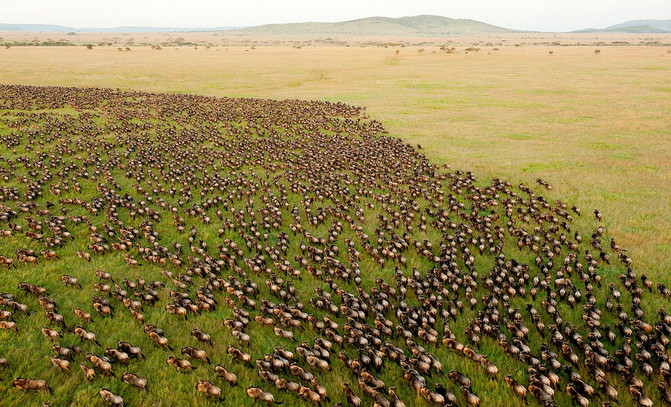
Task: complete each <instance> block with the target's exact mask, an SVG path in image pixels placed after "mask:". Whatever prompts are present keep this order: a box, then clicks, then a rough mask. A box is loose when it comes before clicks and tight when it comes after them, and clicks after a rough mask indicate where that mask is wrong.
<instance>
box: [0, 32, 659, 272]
mask: <svg viewBox="0 0 671 407" xmlns="http://www.w3.org/2000/svg"><path fill="white" fill-rule="evenodd" d="M152 35H153V34H152ZM110 36H113V35H110ZM173 36H177V35H173ZM546 37H547V36H546ZM546 37H542V38H541V37H540V36H538V37H534V38H530V37H529V38H524V37H522V36H517V37H514V36H513V37H510V38H507V39H505V42H504V44H508V45H512V44H514V43H516V41H518V42H519V41H527V42H545V41H548V40H552V38H550V37H548V38H546ZM569 37H570V36H569ZM621 37H622V36H621V35H620V36H619V37H617V39H615V37H613V36H611V37H604V38H609V40H623V38H621ZM215 38H216V37H215ZM581 38H584V39H585V40H584V41H583V43H584V42H587V41H586V40H587V37H570V41H574V42H576V41H577V42H580V41H581ZM54 39H57V38H54ZM642 39H644V38H643V36H641V35H637V36H631V39H630V42H632V43H638V42H639V41H640V40H642ZM452 40H453V41H454V43H455V44H457V43H459V41H456V40H455V39H452ZM499 40H501V39H500V38H499ZM563 40H564V39H563ZM589 40H590V41H594V40H595V38H594V36H593V35H591V36H590V37H589ZM219 41H221V39H220V40H219ZM469 41H471V39H467V40H462V41H461V43H467V42H469ZM486 41H492V39H491V38H489V39H486ZM437 44H438V43H436V44H435V45H428V46H426V45H425V46H423V48H424V49H425V51H424V52H421V53H419V52H418V48H417V47H405V48H398V49H399V50H400V52H399V53H398V54H396V53H395V50H396V49H397V48H361V47H306V48H303V49H295V48H292V47H288V46H287V47H256V49H250V48H248V47H244V46H238V47H229V48H225V47H212V48H210V49H205V48H199V49H198V50H194V49H193V48H181V49H176V48H164V49H163V50H162V51H155V50H152V49H150V48H149V47H143V48H140V47H134V48H133V49H132V51H130V52H118V51H117V49H116V47H110V48H108V47H104V48H102V47H95V48H94V49H93V50H86V49H85V48H84V47H61V48H57V47H26V48H23V47H12V48H11V49H0V72H2V79H1V81H2V82H4V83H17V84H33V85H65V86H98V87H112V88H122V89H137V90H146V91H157V92H158V91H161V92H190V93H199V94H206V95H216V96H245V97H261V98H275V99H283V98H301V99H325V100H331V101H343V102H346V103H349V104H355V105H364V106H367V107H368V113H369V115H370V116H372V117H374V118H376V119H378V120H380V121H382V122H383V123H384V124H385V126H386V128H387V129H388V130H389V131H390V133H391V134H392V135H394V136H398V137H401V138H403V139H405V140H407V141H408V142H410V143H414V144H417V143H419V144H421V145H422V146H423V147H424V149H425V153H426V154H427V155H428V156H429V157H430V158H431V159H432V160H433V161H434V162H438V163H447V164H450V165H451V166H452V167H453V168H460V169H465V170H472V171H473V172H474V173H475V174H476V175H477V176H478V177H479V178H490V177H501V178H505V179H508V180H510V181H512V182H514V183H518V182H524V183H525V184H532V183H534V182H535V180H536V178H539V177H540V178H542V179H544V180H546V181H548V182H549V183H550V184H551V185H552V186H553V192H551V193H550V195H551V196H552V197H553V198H557V199H562V200H564V201H566V202H569V203H575V204H577V205H578V206H579V207H581V208H582V210H583V216H592V215H591V212H592V210H593V209H594V208H599V209H600V211H601V212H602V213H603V215H604V224H605V225H606V227H607V228H608V229H609V232H610V235H611V236H614V237H615V239H616V240H617V241H618V242H619V243H620V244H622V245H623V246H625V247H626V248H627V249H628V250H629V255H630V256H631V257H632V258H633V259H634V261H635V262H634V265H635V266H636V269H638V270H640V271H644V272H648V273H649V274H650V275H653V276H655V277H657V278H661V279H662V281H664V282H667V283H668V282H669V281H671V280H669V278H668V277H667V276H666V275H665V272H666V271H667V270H669V269H671V238H670V237H671V121H670V117H671V84H670V82H669V78H671V53H669V52H667V51H668V50H669V48H668V47H598V48H599V49H600V50H601V54H599V55H595V54H594V50H595V49H596V48H597V47H594V46H566V47H556V46H555V47H546V46H524V47H514V46H499V47H498V48H499V50H494V49H493V48H494V47H493V46H487V47H485V46H482V45H480V46H479V47H480V48H481V50H480V51H479V52H477V53H476V52H469V53H466V52H465V51H464V49H465V46H464V45H462V46H460V47H458V48H457V51H458V53H454V54H445V53H443V52H441V51H440V50H439V49H438V46H437ZM550 51H552V52H553V53H552V54H550Z"/></svg>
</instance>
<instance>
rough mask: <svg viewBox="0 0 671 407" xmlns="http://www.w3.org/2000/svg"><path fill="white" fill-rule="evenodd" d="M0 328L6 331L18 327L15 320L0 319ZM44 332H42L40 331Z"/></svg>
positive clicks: (14, 329)
mask: <svg viewBox="0 0 671 407" xmlns="http://www.w3.org/2000/svg"><path fill="white" fill-rule="evenodd" d="M0 329H4V330H6V331H18V330H19V328H17V327H16V322H13V321H0ZM42 333H44V332H42Z"/></svg>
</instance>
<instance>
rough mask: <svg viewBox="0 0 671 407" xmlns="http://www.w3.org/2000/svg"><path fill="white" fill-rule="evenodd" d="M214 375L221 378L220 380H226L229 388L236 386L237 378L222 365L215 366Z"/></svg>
mask: <svg viewBox="0 0 671 407" xmlns="http://www.w3.org/2000/svg"><path fill="white" fill-rule="evenodd" d="M214 373H216V374H217V376H219V377H221V378H222V379H224V380H226V381H227V382H228V383H229V384H230V385H231V386H237V385H238V377H237V376H236V375H235V374H233V373H232V372H230V371H228V370H227V369H226V368H225V367H223V366H222V365H215V366H214Z"/></svg>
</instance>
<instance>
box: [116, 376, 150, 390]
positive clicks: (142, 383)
mask: <svg viewBox="0 0 671 407" xmlns="http://www.w3.org/2000/svg"><path fill="white" fill-rule="evenodd" d="M121 379H122V380H123V381H124V382H126V383H128V384H130V385H131V386H133V387H137V388H138V389H142V390H144V391H146V392H149V390H147V379H143V378H141V377H139V376H138V375H136V374H133V373H128V372H124V374H123V376H122V377H121Z"/></svg>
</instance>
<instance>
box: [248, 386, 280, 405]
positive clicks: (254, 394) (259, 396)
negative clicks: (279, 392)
mask: <svg viewBox="0 0 671 407" xmlns="http://www.w3.org/2000/svg"><path fill="white" fill-rule="evenodd" d="M246 393H247V395H248V396H249V397H251V398H252V399H254V402H255V403H257V402H259V401H260V402H262V403H266V404H267V405H269V406H272V405H273V404H282V403H281V402H278V401H275V396H273V395H272V393H268V392H266V391H263V389H260V388H258V387H252V386H247V389H246Z"/></svg>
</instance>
